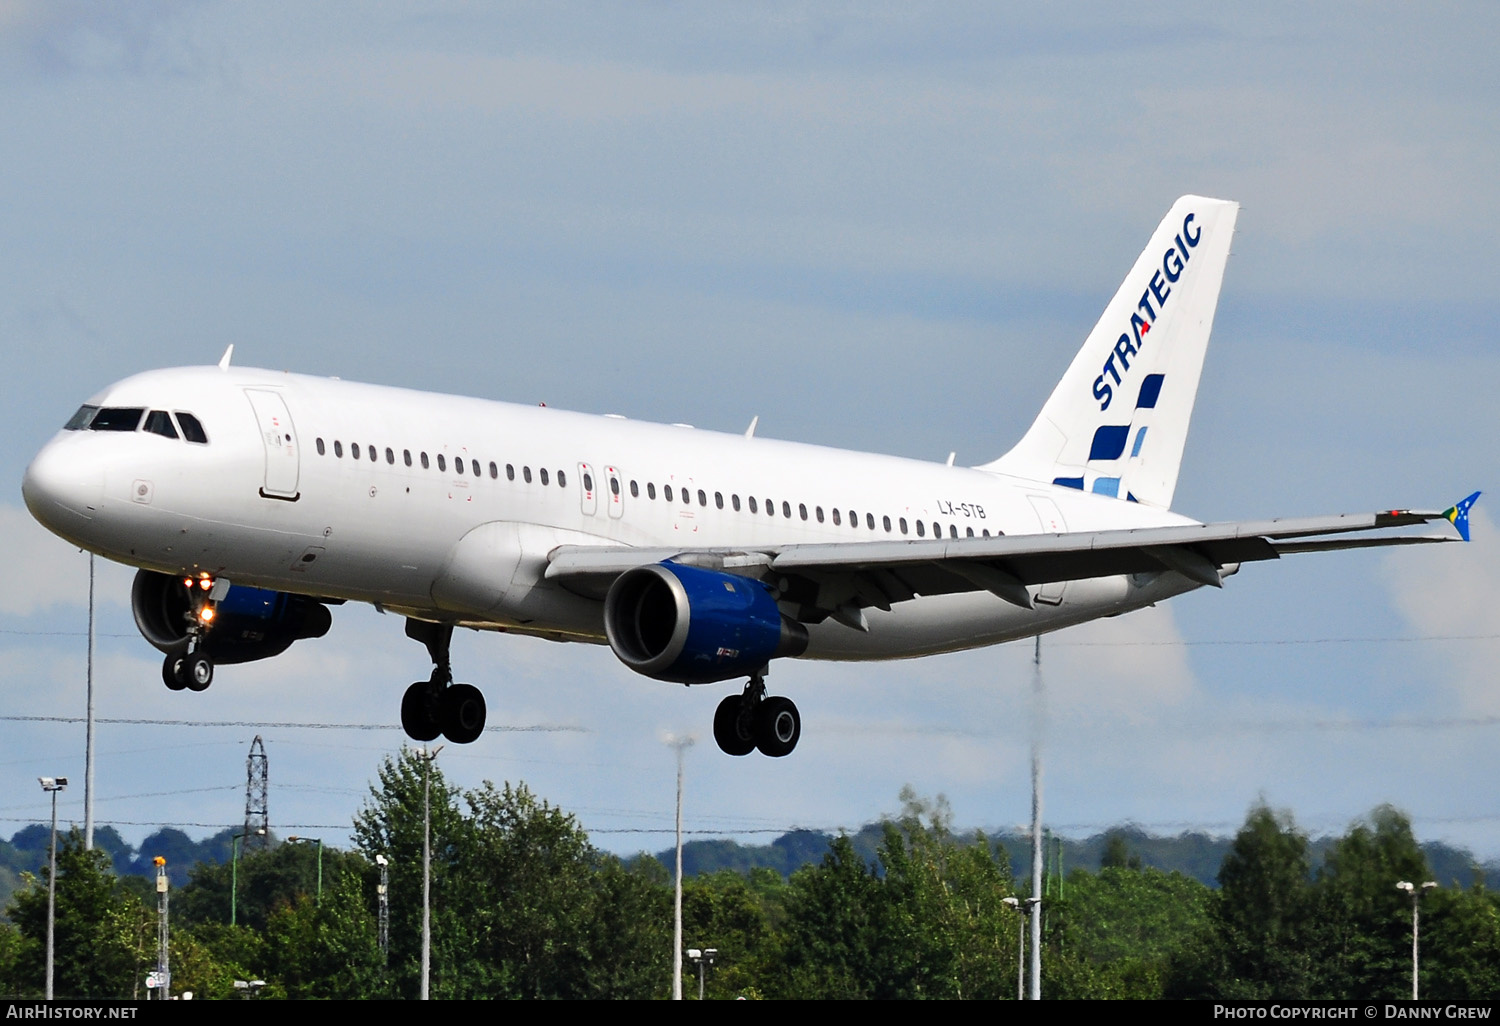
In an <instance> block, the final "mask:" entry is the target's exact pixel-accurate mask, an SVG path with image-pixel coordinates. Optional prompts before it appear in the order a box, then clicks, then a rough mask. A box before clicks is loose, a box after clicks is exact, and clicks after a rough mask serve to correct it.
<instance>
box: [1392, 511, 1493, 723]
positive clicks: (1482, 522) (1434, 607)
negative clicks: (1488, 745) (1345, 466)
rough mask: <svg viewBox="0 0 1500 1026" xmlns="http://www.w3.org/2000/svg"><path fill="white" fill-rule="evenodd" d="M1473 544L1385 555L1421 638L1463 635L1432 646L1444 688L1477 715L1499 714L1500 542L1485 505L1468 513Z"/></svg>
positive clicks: (1399, 602) (1401, 606)
mask: <svg viewBox="0 0 1500 1026" xmlns="http://www.w3.org/2000/svg"><path fill="white" fill-rule="evenodd" d="M1469 524H1470V529H1471V531H1472V537H1473V539H1474V540H1473V541H1472V542H1470V543H1469V544H1468V545H1447V546H1443V547H1441V548H1440V549H1439V550H1438V551H1437V552H1433V551H1431V550H1430V549H1412V550H1402V551H1397V552H1395V553H1392V554H1391V555H1390V556H1387V557H1386V560H1385V563H1384V566H1383V570H1384V576H1385V579H1386V583H1387V585H1388V587H1389V588H1390V592H1391V601H1392V603H1393V604H1394V605H1395V606H1396V608H1397V609H1398V610H1400V612H1401V615H1402V616H1404V617H1405V618H1406V619H1407V621H1408V622H1410V623H1411V624H1412V626H1413V627H1414V628H1416V630H1417V631H1418V632H1419V633H1421V634H1423V635H1430V636H1439V637H1459V638H1463V639H1464V640H1457V641H1453V642H1450V643H1447V644H1443V645H1440V646H1433V647H1432V655H1433V658H1434V659H1438V660H1441V661H1442V662H1444V663H1445V664H1446V668H1447V671H1448V672H1447V674H1446V676H1445V677H1443V678H1442V681H1441V685H1440V686H1443V687H1446V688H1447V689H1448V690H1449V691H1451V693H1452V694H1453V696H1454V697H1455V698H1456V699H1457V701H1458V703H1459V705H1460V707H1461V708H1463V709H1464V710H1465V711H1468V712H1472V713H1482V714H1495V713H1500V681H1497V679H1496V676H1495V666H1496V665H1497V664H1500V543H1497V542H1496V538H1495V521H1494V520H1493V519H1492V518H1491V517H1490V516H1489V514H1488V513H1487V512H1486V511H1485V510H1484V509H1483V508H1482V507H1476V508H1475V509H1474V510H1473V512H1471V513H1470V514H1469Z"/></svg>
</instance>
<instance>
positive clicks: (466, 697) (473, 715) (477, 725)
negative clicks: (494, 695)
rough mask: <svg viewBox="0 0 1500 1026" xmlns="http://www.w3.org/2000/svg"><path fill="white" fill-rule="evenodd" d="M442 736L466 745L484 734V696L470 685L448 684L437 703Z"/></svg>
mask: <svg viewBox="0 0 1500 1026" xmlns="http://www.w3.org/2000/svg"><path fill="white" fill-rule="evenodd" d="M439 705H440V713H439V718H440V719H441V720H442V724H443V736H444V737H446V738H447V739H448V740H449V741H452V742H453V743H454V744H456V745H466V744H468V743H470V742H471V741H475V740H477V739H478V738H479V735H480V734H482V733H484V716H485V708H484V695H482V694H480V692H479V689H478V688H476V687H475V686H474V685H472V684H450V685H449V686H448V689H447V690H446V691H444V692H443V697H442V700H441V701H440V703H439Z"/></svg>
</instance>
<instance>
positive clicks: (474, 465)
mask: <svg viewBox="0 0 1500 1026" xmlns="http://www.w3.org/2000/svg"><path fill="white" fill-rule="evenodd" d="M469 470H471V471H472V472H473V473H474V476H475V477H480V476H482V474H481V471H480V469H479V461H478V460H470V461H469Z"/></svg>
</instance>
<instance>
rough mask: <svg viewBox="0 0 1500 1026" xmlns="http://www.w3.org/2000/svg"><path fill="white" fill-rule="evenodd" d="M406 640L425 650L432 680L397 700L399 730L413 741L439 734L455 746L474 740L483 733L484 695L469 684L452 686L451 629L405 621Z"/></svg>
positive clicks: (444, 624)
mask: <svg viewBox="0 0 1500 1026" xmlns="http://www.w3.org/2000/svg"><path fill="white" fill-rule="evenodd" d="M406 636H407V637H408V638H411V639H412V640H414V641H420V642H421V643H422V644H424V645H426V646H427V654H428V655H430V656H431V657H432V676H431V677H429V678H428V679H427V680H425V681H421V680H419V681H417V682H416V683H415V684H413V685H412V686H411V687H409V688H407V689H406V694H404V695H402V696H401V729H403V730H405V731H406V736H407V737H409V738H411V739H412V740H413V741H433V740H435V739H436V738H437V736H438V735H439V734H441V735H443V736H444V737H446V738H447V739H448V740H449V741H452V742H453V743H454V744H458V745H466V744H468V743H469V742H471V741H474V740H476V739H477V738H478V737H479V735H480V734H482V733H483V732H484V718H485V708H484V695H482V694H480V693H479V689H478V688H476V687H475V686H474V685H472V684H455V683H453V667H452V664H451V663H450V662H449V658H448V650H449V646H450V644H451V643H452V641H453V625H452V624H446V623H427V622H426V621H424V620H412V619H408V620H407V621H406Z"/></svg>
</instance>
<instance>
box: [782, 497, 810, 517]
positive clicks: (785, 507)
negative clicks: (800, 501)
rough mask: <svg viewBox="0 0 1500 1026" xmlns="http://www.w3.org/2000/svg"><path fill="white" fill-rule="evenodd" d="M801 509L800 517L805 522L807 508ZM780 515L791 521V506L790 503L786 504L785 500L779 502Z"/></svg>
mask: <svg viewBox="0 0 1500 1026" xmlns="http://www.w3.org/2000/svg"><path fill="white" fill-rule="evenodd" d="M802 509H803V513H802V517H803V519H804V520H805V519H806V518H807V507H806V506H804V507H803V508H802ZM781 515H782V516H784V517H786V518H787V519H788V520H790V519H792V504H791V503H790V502H787V501H786V500H785V499H782V500H781Z"/></svg>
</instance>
